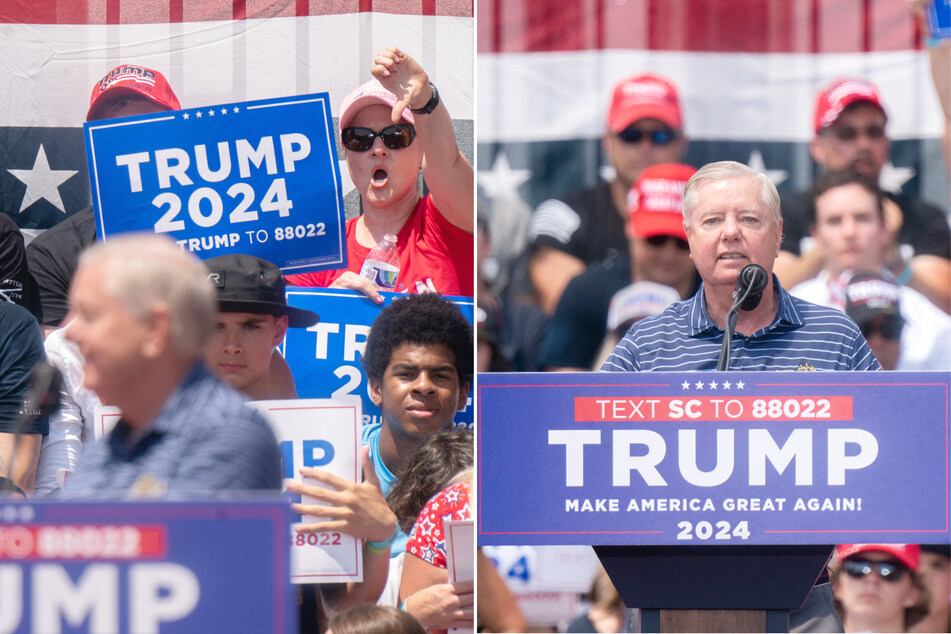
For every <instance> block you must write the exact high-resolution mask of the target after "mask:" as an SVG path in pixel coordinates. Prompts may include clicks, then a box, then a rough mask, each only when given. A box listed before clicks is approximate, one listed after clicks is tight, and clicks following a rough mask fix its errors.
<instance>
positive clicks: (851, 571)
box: [842, 559, 905, 583]
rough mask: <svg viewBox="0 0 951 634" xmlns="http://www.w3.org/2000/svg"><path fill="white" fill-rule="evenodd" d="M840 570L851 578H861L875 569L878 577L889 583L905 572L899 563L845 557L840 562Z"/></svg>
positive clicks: (899, 577)
mask: <svg viewBox="0 0 951 634" xmlns="http://www.w3.org/2000/svg"><path fill="white" fill-rule="evenodd" d="M842 570H844V571H845V573H846V574H847V575H849V576H850V577H852V578H853V579H862V578H863V577H867V576H868V575H870V574H872V571H875V572H876V573H878V576H879V577H880V578H882V579H884V580H885V581H888V582H891V583H894V582H896V581H898V580H899V579H901V578H902V575H904V574H905V568H904V566H902V565H901V564H897V563H892V562H890V561H864V560H862V559H846V560H845V561H843V562H842Z"/></svg>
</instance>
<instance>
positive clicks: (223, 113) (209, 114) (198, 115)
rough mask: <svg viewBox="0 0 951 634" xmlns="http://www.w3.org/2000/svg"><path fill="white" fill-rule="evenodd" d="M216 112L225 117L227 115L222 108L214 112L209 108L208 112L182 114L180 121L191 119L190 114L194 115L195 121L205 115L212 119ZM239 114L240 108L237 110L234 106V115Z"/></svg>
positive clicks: (199, 111)
mask: <svg viewBox="0 0 951 634" xmlns="http://www.w3.org/2000/svg"><path fill="white" fill-rule="evenodd" d="M216 112H220V113H221V114H222V115H226V114H228V109H227V108H222V109H221V110H217V111H216V110H215V109H214V108H209V109H208V110H195V111H193V112H183V113H182V119H188V118H190V117H191V115H192V114H194V115H195V118H196V119H201V117H202V115H205V114H207V115H208V116H209V117H213V116H215V114H216ZM239 112H241V108H239V107H238V106H235V107H234V113H235V114H238V113H239Z"/></svg>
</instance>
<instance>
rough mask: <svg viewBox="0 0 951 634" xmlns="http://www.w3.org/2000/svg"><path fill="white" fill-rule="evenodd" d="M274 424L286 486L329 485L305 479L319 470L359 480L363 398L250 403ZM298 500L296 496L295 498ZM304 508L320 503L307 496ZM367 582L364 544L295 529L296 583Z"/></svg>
mask: <svg viewBox="0 0 951 634" xmlns="http://www.w3.org/2000/svg"><path fill="white" fill-rule="evenodd" d="M248 404H249V405H250V406H252V407H254V408H256V409H257V410H259V411H260V412H261V413H262V414H264V416H265V417H266V418H267V419H268V421H269V422H270V423H271V427H272V428H273V429H274V433H275V435H276V436H277V440H278V443H279V445H280V448H281V458H282V461H283V473H284V484H285V487H286V485H287V482H288V481H291V480H295V481H297V482H303V484H307V485H317V486H324V485H323V484H321V483H319V482H317V481H316V480H313V479H311V478H303V477H301V475H300V468H301V467H315V468H319V469H326V470H327V471H329V472H331V473H333V474H335V475H338V476H340V477H342V478H345V479H347V480H348V481H350V482H360V481H361V480H362V478H361V473H360V460H359V455H358V452H359V451H360V436H359V434H360V421H361V420H362V411H361V407H360V399H359V398H356V397H347V398H338V399H299V400H277V401H255V402H251V403H248ZM294 497H295V500H294V501H297V500H296V497H300V496H294ZM300 501H301V503H303V504H321V502H320V501H318V500H316V499H314V498H311V497H307V496H303V499H302V500H300ZM291 521H292V523H293V524H301V523H302V524H314V523H317V522H320V521H322V518H318V517H312V516H307V515H304V516H301V515H292V517H291ZM362 580H363V549H362V545H361V542H360V540H358V539H356V538H354V537H351V536H350V535H347V534H345V533H341V532H333V531H329V532H319V533H298V532H297V531H295V530H294V529H293V527H292V528H291V582H292V583H337V582H345V581H362Z"/></svg>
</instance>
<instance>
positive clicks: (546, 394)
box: [475, 0, 951, 632]
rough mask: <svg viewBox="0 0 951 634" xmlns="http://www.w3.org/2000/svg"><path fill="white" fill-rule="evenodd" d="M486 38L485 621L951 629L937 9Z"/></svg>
mask: <svg viewBox="0 0 951 634" xmlns="http://www.w3.org/2000/svg"><path fill="white" fill-rule="evenodd" d="M477 31H478V34H477V90H476V95H477V96H476V99H477V103H476V139H477V153H476V156H477V160H476V168H477V172H476V175H477V185H478V188H477V190H478V191H477V216H478V217H477V230H478V235H477V238H478V241H477V280H476V284H477V311H476V317H477V326H478V328H477V335H478V351H477V352H478V356H477V369H478V375H477V380H476V403H477V415H476V421H475V429H476V447H477V461H478V465H477V491H478V496H477V503H478V508H477V522H476V535H477V541H478V546H479V547H478V560H477V561H478V563H477V578H478V620H479V624H480V627H481V628H482V630H481V631H491V632H661V631H662V632H697V631H702V632H739V631H751V632H762V631H770V632H774V631H781V632H786V631H810V632H904V631H914V632H948V631H951V626H949V604H951V565H949V563H951V552H949V550H951V548H949V545H948V544H949V543H951V532H949V526H951V522H949V517H951V511H949V509H951V503H949V484H948V483H949V458H948V457H949V455H951V441H949V438H951V435H949V414H948V412H949V405H948V404H949V400H948V398H949V397H948V394H949V387H951V378H949V377H951V314H949V313H951V228H949V210H951V193H949V192H951V147H949V130H951V126H949V121H951V45H949V43H951V5H948V3H947V2H946V1H945V0H812V1H809V2H805V1H803V2H785V1H774V0H752V1H751V0H586V1H584V2H582V1H577V0H567V1H566V0H532V1H531V2H530V1H528V0H480V1H479V3H478V7H477Z"/></svg>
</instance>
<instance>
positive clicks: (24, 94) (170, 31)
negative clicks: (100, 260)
mask: <svg viewBox="0 0 951 634" xmlns="http://www.w3.org/2000/svg"><path fill="white" fill-rule="evenodd" d="M473 31H474V16H473V0H326V1H325V0H187V1H186V0H58V1H56V0H46V1H43V2H3V3H0V87H2V89H0V208H2V211H3V212H4V213H6V214H9V215H10V216H12V217H13V218H14V219H15V220H16V222H17V223H18V224H19V225H20V227H21V228H23V229H26V230H27V233H29V232H30V231H32V230H40V229H44V228H48V227H50V226H52V225H54V224H56V223H57V222H59V221H60V220H62V219H63V218H65V217H66V216H67V215H70V214H73V213H75V212H76V211H79V210H80V209H82V208H83V207H85V206H86V205H88V204H89V180H88V175H87V172H86V163H85V154H84V149H83V141H82V123H83V120H84V119H85V115H86V110H87V108H88V106H89V94H90V92H91V90H92V86H93V84H95V83H96V82H97V81H98V80H99V79H100V78H101V77H102V76H103V75H105V74H106V73H107V72H108V71H110V70H111V69H112V68H114V67H116V66H118V65H120V64H123V63H132V64H139V65H143V66H147V67H149V68H154V69H156V70H159V71H161V72H162V73H163V74H164V75H165V76H166V78H167V79H168V81H169V83H170V84H171V86H172V89H173V90H174V91H175V94H176V95H177V96H178V98H179V100H180V101H181V103H182V106H183V107H186V108H188V107H195V106H201V105H211V104H218V103H227V102H232V101H245V100H254V99H265V98H271V97H282V96H287V95H297V94H306V93H312V92H325V91H326V92H329V93H330V97H331V101H332V103H333V104H334V112H333V114H334V119H335V120H336V115H337V108H338V107H339V104H340V101H341V100H342V99H343V97H344V96H345V95H346V94H347V93H348V92H350V91H351V90H352V89H353V88H356V87H357V86H358V85H360V84H361V83H363V82H364V81H366V80H367V79H369V69H370V65H371V63H372V60H373V56H374V54H375V52H376V51H377V50H379V49H380V48H383V47H384V46H388V45H395V46H399V47H400V48H402V49H403V50H405V51H406V52H408V53H409V54H411V55H413V56H414V57H415V58H416V59H417V60H419V62H420V63H421V64H422V66H423V68H425V69H426V71H427V72H428V73H429V75H430V77H431V78H432V79H433V82H434V83H437V84H438V86H439V92H440V95H441V96H442V98H443V100H444V103H446V104H447V107H448V108H449V111H450V113H451V114H452V116H453V118H454V119H455V121H456V131H457V136H458V137H459V142H460V146H461V147H462V148H463V151H465V152H467V153H468V154H469V155H470V157H471V156H472V153H473V140H472V128H473V126H472V121H473V116H474V86H473V84H474V73H473V39H474V33H473ZM342 173H343V174H344V179H345V180H348V179H349V176H348V175H347V171H346V170H345V169H344V170H342ZM344 185H345V186H344V189H345V191H349V190H351V189H352V185H350V184H349V183H345V184H344ZM355 195H356V193H355V192H352V193H351V195H350V196H348V197H347V203H348V212H349V213H348V215H353V213H355V209H356V207H355V205H356V204H357V203H356V198H355Z"/></svg>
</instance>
